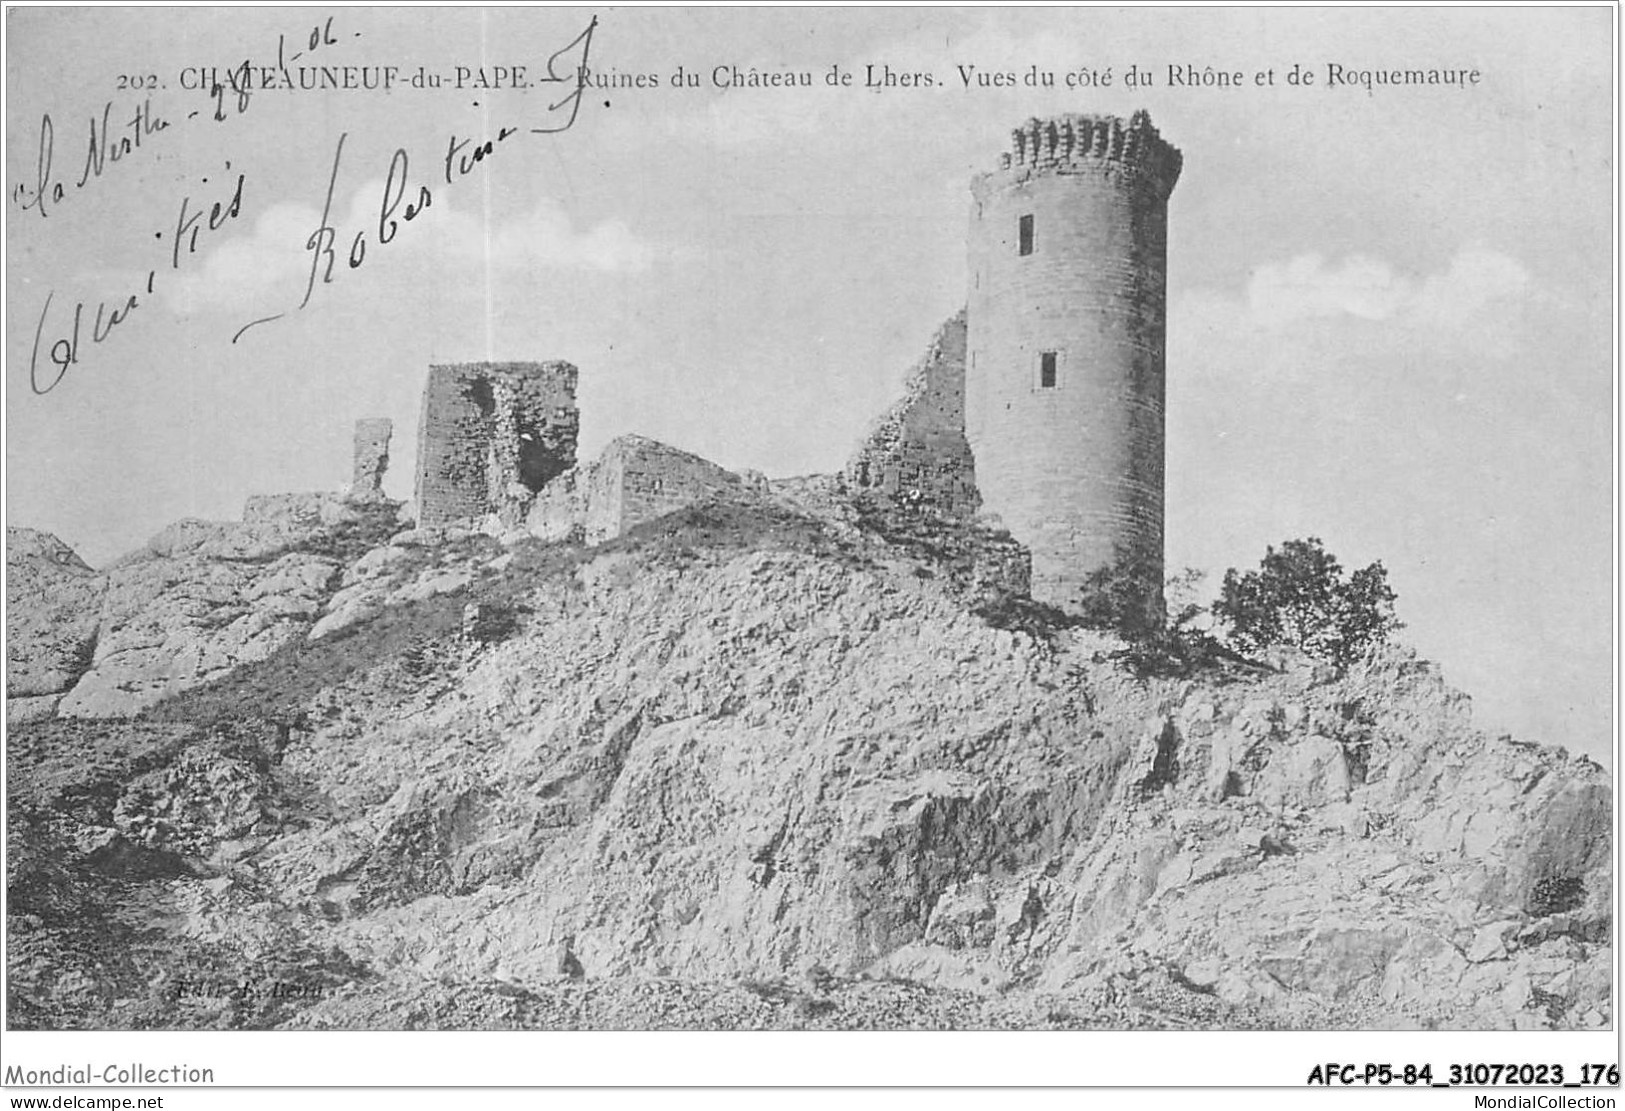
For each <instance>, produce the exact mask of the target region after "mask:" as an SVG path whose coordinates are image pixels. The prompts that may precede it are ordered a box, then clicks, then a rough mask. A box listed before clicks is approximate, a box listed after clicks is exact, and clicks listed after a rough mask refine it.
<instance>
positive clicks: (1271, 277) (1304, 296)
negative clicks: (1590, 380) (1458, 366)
mask: <svg viewBox="0 0 1625 1111" xmlns="http://www.w3.org/2000/svg"><path fill="white" fill-rule="evenodd" d="M1528 286H1529V272H1528V271H1527V270H1525V269H1524V267H1523V265H1522V264H1521V263H1519V262H1518V261H1517V260H1516V259H1514V258H1511V257H1509V256H1507V255H1503V254H1501V253H1500V252H1498V251H1492V250H1489V249H1488V248H1484V247H1469V248H1465V249H1463V250H1461V251H1459V252H1458V253H1457V254H1456V257H1455V258H1454V259H1452V260H1451V262H1450V265H1449V266H1448V267H1447V268H1446V269H1445V270H1443V271H1441V272H1439V273H1436V274H1431V275H1429V276H1427V277H1425V278H1421V279H1417V278H1414V277H1409V276H1406V275H1404V274H1401V273H1399V272H1398V271H1396V270H1395V269H1394V268H1393V267H1392V266H1390V265H1389V264H1388V263H1386V262H1383V261H1381V260H1380V259H1372V258H1367V257H1365V256H1363V255H1351V256H1349V257H1348V258H1346V259H1344V260H1343V261H1342V262H1341V263H1340V264H1338V265H1336V266H1328V265H1327V264H1326V262H1325V260H1324V259H1322V258H1321V256H1320V255H1315V254H1309V255H1300V256H1299V257H1298V258H1295V259H1293V260H1292V261H1290V262H1286V263H1270V264H1266V265H1264V266H1261V267H1259V268H1258V269H1257V270H1255V271H1254V272H1253V275H1252V278H1251V280H1249V282H1248V283H1247V291H1246V296H1245V304H1246V309H1247V314H1248V316H1249V317H1250V319H1251V320H1252V321H1253V322H1254V323H1256V324H1258V325H1261V326H1264V327H1271V328H1279V327H1282V326H1285V325H1289V324H1293V323H1296V322H1297V321H1300V320H1313V319H1322V318H1326V317H1341V316H1352V317H1356V318H1358V319H1361V320H1373V321H1377V320H1399V321H1402V322H1409V323H1414V324H1423V325H1444V324H1457V325H1459V324H1463V323H1465V322H1467V321H1468V320H1469V319H1470V318H1472V317H1473V316H1475V315H1477V314H1478V313H1480V312H1481V311H1483V310H1484V309H1486V308H1488V307H1489V306H1491V305H1492V304H1494V303H1496V302H1498V301H1501V300H1504V299H1511V298H1516V297H1518V296H1519V295H1521V294H1523V293H1524V292H1525V291H1526V290H1527V289H1528Z"/></svg>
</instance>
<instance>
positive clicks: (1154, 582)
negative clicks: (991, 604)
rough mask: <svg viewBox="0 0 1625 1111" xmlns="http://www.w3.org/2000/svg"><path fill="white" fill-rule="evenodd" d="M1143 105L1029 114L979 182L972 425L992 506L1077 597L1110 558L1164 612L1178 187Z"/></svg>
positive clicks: (969, 392) (1051, 576)
mask: <svg viewBox="0 0 1625 1111" xmlns="http://www.w3.org/2000/svg"><path fill="white" fill-rule="evenodd" d="M1181 162H1182V159H1181V156H1180V153H1179V151H1178V150H1176V149H1175V148H1174V147H1172V146H1170V145H1169V144H1168V143H1166V142H1165V141H1163V139H1162V137H1161V136H1160V135H1159V134H1158V133H1157V129H1156V128H1155V127H1154V126H1152V123H1151V118H1150V117H1149V116H1148V115H1147V114H1146V113H1145V112H1143V111H1142V112H1137V113H1135V115H1134V117H1133V118H1132V119H1131V120H1129V121H1127V122H1125V121H1123V120H1121V119H1118V118H1116V117H1112V116H1082V115H1065V116H1058V117H1055V118H1053V119H1048V120H1036V119H1034V120H1029V121H1028V122H1027V123H1026V124H1024V125H1023V126H1022V127H1020V128H1018V129H1016V130H1015V131H1014V132H1013V133H1012V141H1011V150H1010V151H1009V152H1008V153H1006V154H1004V155H1003V156H1002V157H1001V159H1000V166H999V169H997V170H995V171H993V172H991V173H986V174H982V175H980V176H978V177H977V178H975V179H974V180H973V182H972V183H971V192H972V195H973V197H974V204H973V205H972V212H971V221H970V237H969V246H970V306H969V329H968V334H967V344H966V346H967V361H966V368H965V433H966V437H967V439H968V440H969V441H970V446H971V451H972V453H973V454H974V456H975V460H976V481H977V485H978V487H979V489H980V490H981V495H982V502H983V505H984V508H985V509H986V510H988V511H990V512H992V513H996V514H998V516H999V517H1000V518H1001V520H1002V521H1003V523H1004V525H1005V527H1006V528H1008V529H1009V530H1010V533H1011V535H1012V536H1014V537H1015V538H1016V539H1017V540H1019V541H1021V542H1022V543H1023V544H1025V545H1027V547H1028V548H1030V549H1031V551H1032V557H1033V596H1034V597H1035V598H1037V599H1039V600H1041V601H1046V602H1051V603H1054V604H1057V605H1063V606H1064V605H1068V604H1070V603H1072V602H1074V601H1075V600H1076V597H1077V592H1078V589H1079V588H1080V587H1082V586H1083V585H1084V584H1085V583H1086V582H1087V581H1088V580H1089V578H1090V576H1091V575H1092V574H1094V573H1095V572H1098V571H1103V570H1115V571H1118V572H1121V573H1124V574H1127V575H1130V576H1132V578H1133V579H1134V580H1135V582H1136V583H1137V584H1138V586H1139V587H1140V588H1141V589H1143V591H1144V596H1145V601H1146V605H1147V608H1148V609H1149V610H1152V611H1154V612H1157V613H1160V612H1161V607H1162V573H1163V411H1164V410H1163V398H1164V346H1165V342H1166V331H1167V329H1166V321H1165V314H1164V306H1165V302H1166V286H1167V254H1168V246H1167V245H1168V196H1169V194H1170V193H1171V192H1172V190H1173V187H1174V183H1175V182H1176V181H1178V179H1179V172H1180V167H1181Z"/></svg>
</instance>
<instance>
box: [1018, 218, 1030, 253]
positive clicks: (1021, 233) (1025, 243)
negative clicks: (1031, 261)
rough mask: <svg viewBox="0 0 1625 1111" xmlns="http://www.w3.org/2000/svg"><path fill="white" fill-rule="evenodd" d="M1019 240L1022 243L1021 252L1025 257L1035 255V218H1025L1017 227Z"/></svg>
mask: <svg viewBox="0 0 1625 1111" xmlns="http://www.w3.org/2000/svg"><path fill="white" fill-rule="evenodd" d="M1017 238H1018V239H1020V241H1021V247H1020V251H1021V253H1022V254H1024V255H1030V254H1032V253H1033V218H1032V217H1031V216H1023V217H1022V218H1021V222H1020V223H1019V224H1018V225H1017Z"/></svg>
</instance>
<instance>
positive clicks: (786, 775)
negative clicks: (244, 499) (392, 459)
mask: <svg viewBox="0 0 1625 1111" xmlns="http://www.w3.org/2000/svg"><path fill="white" fill-rule="evenodd" d="M307 508H308V507H307ZM319 510H320V507H317V511H314V515H312V513H309V512H307V513H305V514H304V515H303V516H298V517H297V519H294V518H293V517H290V518H288V519H282V520H278V521H274V522H270V523H265V522H261V523H259V524H255V525H233V526H226V525H220V526H207V527H204V526H190V527H188V528H179V529H176V530H171V532H170V533H169V534H167V538H165V539H162V540H161V542H156V543H155V544H153V545H149V547H148V549H147V550H146V551H144V552H143V553H140V554H139V556H138V557H136V558H134V559H131V560H126V561H124V562H122V563H121V564H120V565H118V566H115V567H113V568H110V569H109V570H107V571H106V572H103V573H100V574H98V573H95V572H92V571H90V569H88V568H85V567H84V566H83V565H82V564H80V563H79V562H78V561H77V559H75V558H73V557H72V554H71V553H69V552H67V551H66V549H65V548H63V547H62V546H61V545H60V544H59V543H56V542H55V541H54V540H53V539H52V538H49V537H44V536H42V535H40V534H30V533H25V532H18V531H13V532H12V533H11V534H10V535H9V536H8V567H9V568H10V576H11V577H10V581H11V618H10V619H9V621H8V640H9V642H10V647H9V649H8V653H9V655H8V659H9V662H10V666H9V669H8V688H7V694H8V717H10V719H11V720H12V722H13V726H12V729H11V731H10V747H9V751H8V754H7V760H8V773H9V777H8V783H9V790H10V825H9V828H8V830H7V840H8V855H7V860H8V875H7V882H8V885H9V891H10V898H9V902H8V909H9V914H10V938H11V948H10V951H9V953H8V959H9V961H10V985H11V995H10V998H9V999H8V1000H7V1007H8V1017H9V1021H10V1022H11V1024H13V1025H15V1026H22V1027H118V1028H134V1027H269V1026H285V1027H301V1028H334V1027H373V1028H380V1027H388V1028H399V1027H414V1028H417V1027H616V1028H626V1027H648V1026H656V1027H659V1026H700V1027H725V1028H735V1027H794V1028H803V1027H806V1028H813V1027H837V1028H850V1027H925V1028H940V1027H1014V1026H1020V1027H1040V1026H1049V1027H1082V1026H1112V1027H1129V1026H1150V1027H1181V1026H1184V1027H1190V1026H1196V1027H1204V1028H1210V1027H1260V1026H1266V1027H1267V1026H1292V1027H1306V1026H1308V1027H1384V1028H1392V1027H1396V1026H1401V1027H1402V1026H1416V1027H1464V1028H1512V1027H1518V1028H1532V1027H1565V1028H1567V1027H1582V1026H1601V1025H1606V1024H1608V1023H1609V1022H1611V1021H1612V1000H1611V999H1610V997H1609V974H1610V965H1611V948H1610V947H1611V942H1612V919H1611V906H1612V890H1611V880H1610V876H1611V873H1610V870H1609V869H1610V853H1611V839H1610V837H1611V829H1612V798H1611V793H1610V789H1609V785H1608V778H1607V776H1606V775H1605V774H1604V773H1603V772H1602V771H1601V769H1599V768H1597V767H1596V766H1595V765H1593V764H1591V763H1589V762H1587V761H1585V760H1583V759H1574V758H1570V757H1568V756H1566V755H1565V754H1564V753H1562V752H1561V751H1556V750H1550V749H1543V748H1540V747H1537V746H1535V745H1531V744H1525V743H1520V742H1517V741H1513V740H1510V739H1506V738H1492V737H1488V736H1485V735H1483V734H1481V733H1478V732H1477V731H1475V730H1474V729H1473V727H1472V724H1471V720H1470V712H1469V706H1468V703H1467V701H1466V699H1465V698H1463V697H1462V696H1461V695H1459V694H1457V693H1456V692H1454V691H1452V690H1450V689H1449V688H1448V687H1447V686H1445V684H1444V683H1443V682H1442V680H1441V679H1440V676H1439V673H1438V671H1437V670H1436V669H1435V668H1434V667H1433V666H1432V665H1430V664H1427V663H1424V662H1422V661H1420V660H1417V659H1415V658H1414V657H1412V656H1411V655H1409V654H1407V653H1405V652H1403V651H1390V652H1388V653H1386V654H1383V655H1380V656H1378V657H1375V658H1372V659H1370V660H1368V661H1366V662H1365V663H1363V664H1361V665H1358V666H1356V667H1354V668H1352V669H1350V670H1349V671H1348V672H1346V673H1343V674H1338V673H1334V672H1331V671H1329V670H1325V669H1321V668H1316V667H1313V666H1310V665H1308V664H1303V663H1293V662H1291V661H1287V662H1286V664H1285V666H1283V667H1279V668H1266V667H1257V666H1243V665H1240V664H1231V665H1227V666H1224V667H1216V668H1213V669H1210V670H1208V671H1205V672H1203V673H1200V674H1197V675H1194V676H1189V677H1181V678H1149V679H1147V678H1139V677H1137V676H1136V675H1135V674H1134V673H1132V672H1131V671H1130V670H1129V669H1128V668H1126V667H1125V666H1124V665H1123V664H1122V663H1121V662H1119V661H1118V659H1117V650H1118V649H1119V648H1120V647H1121V646H1120V645H1119V644H1118V643H1116V642H1115V641H1113V640H1112V639H1111V638H1109V637H1105V636H1103V635H1101V634H1096V633H1090V632H1086V631H1083V630H1078V629H1075V628H1071V627H1068V625H1067V624H1066V623H1065V622H1063V621H1060V620H1057V619H1056V615H1054V614H1051V613H1046V612H1044V611H1041V610H1038V609H1035V608H1033V607H1031V606H1030V605H1028V604H1025V603H1023V602H1022V600H1021V599H1020V598H1019V597H1012V596H1010V595H1009V594H1008V593H1006V592H1005V591H1007V589H1008V581H1009V580H1008V576H1003V575H1001V574H1000V573H999V569H1000V568H1001V567H1003V566H1005V562H1007V561H1006V556H1007V554H1008V542H1007V541H1005V542H1001V541H1000V540H999V539H998V538H997V537H993V536H989V535H986V534H981V533H977V532H974V531H962V530H959V529H956V528H952V527H948V526H943V525H936V524H933V523H931V522H929V521H923V522H915V524H914V525H913V526H912V527H909V528H904V529H900V528H896V527H880V525H881V524H883V522H882V523H877V521H876V520H875V519H874V518H873V517H872V516H871V515H866V514H864V513H862V512H859V511H857V510H855V509H854V508H853V507H851V506H848V505H845V504H843V503H842V502H841V501H840V500H839V498H837V497H836V496H835V495H834V493H833V492H832V491H831V490H829V489H827V488H825V487H823V486H821V485H820V484H818V483H802V484H779V485H778V486H776V487H775V488H774V490H773V491H772V492H771V493H769V494H751V495H750V497H749V498H748V499H745V500H740V501H734V502H729V503H726V504H710V505H705V506H701V507H697V508H695V509H691V510H688V511H685V512H683V513H679V514H676V515H673V516H670V517H667V518H663V519H661V520H659V521H655V522H652V523H650V524H648V525H644V526H640V527H639V528H638V529H637V530H635V531H634V532H633V533H631V534H630V535H628V536H625V537H622V538H620V539H618V540H614V541H611V542H609V543H607V544H604V545H602V546H600V547H597V548H590V549H589V548H582V547H579V546H572V545H567V544H558V545H544V544H541V543H539V542H536V541H529V540H527V541H524V542H521V543H518V544H515V545H513V546H510V547H504V546H502V545H500V544H498V543H497V542H495V541H493V540H490V539H488V538H485V537H482V536H471V535H463V534H440V535H435V536H425V535H423V534H420V533H416V532H411V531H408V532H405V533H397V534H394V535H390V531H391V527H392V526H390V525H389V523H388V521H387V520H386V519H385V518H384V516H374V517H369V516H367V515H366V514H361V515H360V516H359V517H357V516H347V515H346V514H345V513H341V512H338V511H337V510H334V511H331V512H327V513H326V514H325V516H324V514H323V513H322V512H320V511H319ZM353 512H354V513H360V511H353ZM382 512H383V511H382V510H379V511H378V513H380V514H381V513H382ZM256 529H257V530H259V531H257V532H256V531H254V530H256ZM990 569H991V570H990ZM1001 583H1003V584H1005V586H1003V587H1001V585H1000V584H1001ZM37 699H47V700H50V701H49V705H47V704H46V703H43V702H35V701H33V700H37ZM58 700H59V701H58ZM14 711H15V712H14ZM53 712H55V714H56V716H52V714H53Z"/></svg>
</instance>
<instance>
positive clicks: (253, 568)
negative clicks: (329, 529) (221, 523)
mask: <svg viewBox="0 0 1625 1111" xmlns="http://www.w3.org/2000/svg"><path fill="white" fill-rule="evenodd" d="M239 540H240V538H237V537H233V538H232V539H231V540H229V541H220V540H219V538H214V539H212V540H210V541H205V542H204V543H203V544H201V545H199V547H200V548H209V547H211V546H212V545H213V544H215V543H216V542H219V543H230V544H232V545H233V548H232V550H239V549H237V548H236V547H235V545H236V544H237V543H238V542H239ZM242 543H244V544H247V543H248V541H242ZM339 569H340V565H339V563H338V561H337V560H334V559H330V558H327V557H324V556H317V555H311V554H308V553H290V554H287V555H282V556H278V557H275V558H272V559H269V560H268V561H267V562H256V561H254V560H251V559H211V558H207V557H206V556H203V555H199V554H185V555H180V556H178V557H177V556H170V557H168V558H155V559H147V560H140V561H135V562H130V563H126V564H123V565H121V566H118V567H115V568H114V569H113V570H112V571H111V572H109V573H108V576H107V591H106V594H105V596H104V598H103V599H102V605H101V610H100V622H99V625H98V630H97V638H96V653H95V657H94V659H93V661H92V664H91V668H90V670H89V671H88V672H87V673H86V675H85V677H84V678H83V679H82V680H80V682H79V684H78V685H77V686H76V687H75V688H74V689H73V691H72V692H71V693H70V694H69V696H68V697H66V698H64V699H63V701H62V704H61V706H60V707H59V710H60V712H61V713H62V714H63V715H65V716H72V717H124V716H128V715H130V714H133V713H135V712H137V711H139V710H143V709H145V708H147V707H148V706H151V705H154V704H155V703H157V702H158V701H160V700H162V699H163V698H165V697H167V696H169V695H172V694H175V693H178V692H179V691H182V690H187V689H189V688H191V687H195V686H199V685H201V684H204V683H207V682H209V681H210V680H211V679H215V678H218V677H220V676H222V675H224V674H226V673H228V672H230V671H232V670H233V669H235V668H237V667H240V666H242V665H243V664H247V663H252V662H255V661H257V660H263V659H265V658H266V657H268V656H270V655H271V654H272V653H273V652H275V651H276V650H277V649H278V648H281V647H282V646H283V645H285V644H287V643H288V642H289V641H290V640H293V639H296V638H298V637H302V636H303V635H304V633H305V631H306V629H308V628H309V627H310V624H311V623H312V622H313V621H314V620H315V618H316V615H317V614H318V613H319V612H320V610H321V607H322V605H323V603H324V602H325V601H326V598H327V595H328V592H329V584H330V583H331V582H332V581H333V580H334V579H335V578H336V577H337V575H338V573H339Z"/></svg>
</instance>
